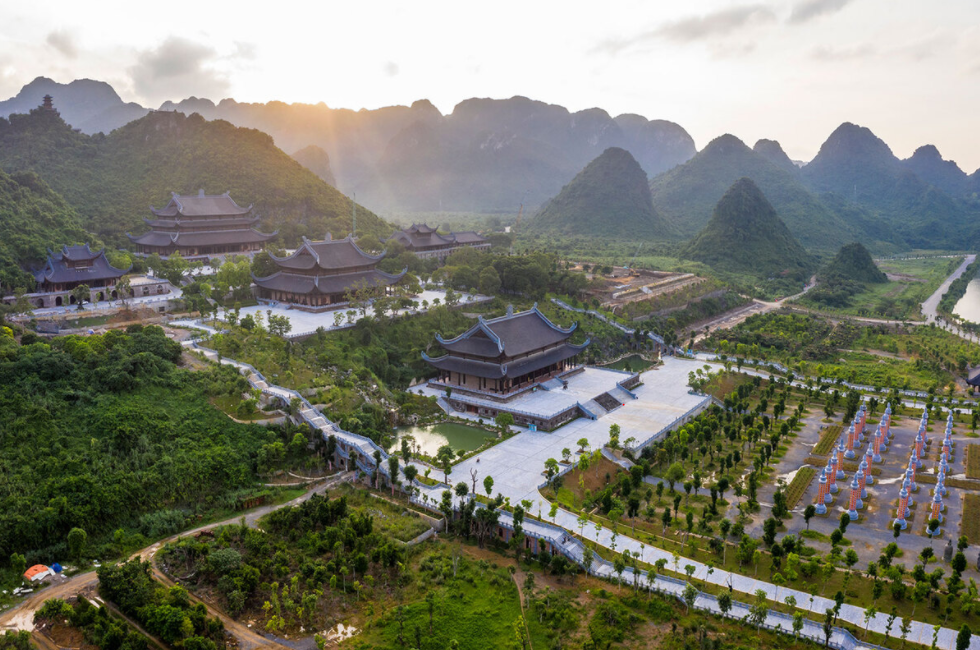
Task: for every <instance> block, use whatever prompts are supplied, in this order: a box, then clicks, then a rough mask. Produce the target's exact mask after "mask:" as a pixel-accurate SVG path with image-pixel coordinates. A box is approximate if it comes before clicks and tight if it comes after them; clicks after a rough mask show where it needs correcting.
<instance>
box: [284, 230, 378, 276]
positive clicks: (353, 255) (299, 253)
mask: <svg viewBox="0 0 980 650" xmlns="http://www.w3.org/2000/svg"><path fill="white" fill-rule="evenodd" d="M384 256H385V254H384V252H382V253H381V254H380V255H370V254H368V253H365V252H364V251H362V250H361V249H360V248H359V247H358V246H357V244H356V243H354V240H353V238H351V236H350V235H348V236H347V237H344V238H343V239H325V240H323V241H311V240H309V239H307V238H306V237H304V238H303V245H302V246H300V247H299V248H297V249H296V251H295V252H294V253H293V254H292V255H289V256H287V257H276V256H275V255H270V257H272V260H273V261H274V262H275V263H276V266H278V267H279V268H281V269H284V270H287V271H288V270H310V269H313V268H319V269H323V270H324V271H336V270H338V269H347V268H353V267H361V266H374V265H375V264H377V263H378V262H380V261H381V260H382V259H384Z"/></svg>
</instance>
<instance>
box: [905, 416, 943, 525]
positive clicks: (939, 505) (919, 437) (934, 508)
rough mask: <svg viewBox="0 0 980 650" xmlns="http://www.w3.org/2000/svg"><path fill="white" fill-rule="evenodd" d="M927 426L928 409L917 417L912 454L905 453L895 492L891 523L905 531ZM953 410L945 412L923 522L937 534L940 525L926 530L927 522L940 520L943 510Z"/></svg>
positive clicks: (927, 440) (922, 454)
mask: <svg viewBox="0 0 980 650" xmlns="http://www.w3.org/2000/svg"><path fill="white" fill-rule="evenodd" d="M928 426H929V412H928V411H927V410H923V411H922V418H921V419H920V420H919V431H918V433H916V436H915V446H914V447H913V449H912V453H911V454H910V456H909V465H908V469H906V470H905V478H904V479H903V480H902V488H901V490H899V492H898V511H897V512H896V516H895V521H894V525H896V526H898V527H899V528H900V529H901V530H905V529H906V528H907V527H908V518H909V517H910V516H911V514H912V512H911V510H910V508H909V506H912V505H915V502H914V500H913V498H912V494H913V493H914V492H916V491H918V489H919V486H918V484H916V481H915V475H916V471H917V470H919V469H921V468H922V457H923V456H924V455H925V447H926V445H928V444H929V437H928V432H927V428H928ZM952 435H953V412H952V411H950V412H949V416H948V417H947V418H946V434H945V436H944V437H943V446H942V451H941V452H940V455H939V466H938V472H937V474H936V488H935V490H933V495H932V500H931V504H930V516H929V520H928V521H927V522H926V533H927V534H929V535H938V534H939V533H940V532H941V531H942V527H941V526H940V527H937V528H936V529H935V530H934V531H930V530H929V522H931V521H932V520H933V519H935V520H937V521H939V522H940V524H941V523H942V522H943V514H942V513H943V511H944V510H945V509H946V505H945V504H944V503H943V497H945V496H946V493H947V492H946V475H947V473H948V471H949V461H950V460H951V458H952V452H953V438H952Z"/></svg>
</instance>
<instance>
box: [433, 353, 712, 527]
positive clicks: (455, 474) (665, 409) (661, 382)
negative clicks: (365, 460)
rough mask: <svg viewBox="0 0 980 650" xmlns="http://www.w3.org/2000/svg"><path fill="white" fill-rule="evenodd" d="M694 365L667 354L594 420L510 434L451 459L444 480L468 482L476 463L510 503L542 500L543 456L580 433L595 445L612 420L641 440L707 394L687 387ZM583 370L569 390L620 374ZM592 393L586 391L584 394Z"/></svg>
mask: <svg viewBox="0 0 980 650" xmlns="http://www.w3.org/2000/svg"><path fill="white" fill-rule="evenodd" d="M694 367H695V364H694V363H693V362H690V361H685V360H681V359H675V358H672V357H668V358H667V359H665V360H664V364H663V365H662V366H658V367H656V368H654V369H651V370H648V371H647V372H645V373H643V374H642V375H641V376H640V379H641V381H642V382H643V383H642V384H641V385H640V386H638V387H636V388H635V389H634V390H633V392H634V393H635V394H636V395H637V398H638V399H635V400H631V401H630V402H627V403H626V405H625V406H622V407H620V408H617V409H615V410H613V411H611V412H609V413H608V414H606V415H605V416H603V417H601V418H599V419H598V420H589V419H586V418H578V419H577V420H573V421H572V422H569V423H568V424H566V425H564V426H562V427H560V428H559V429H557V430H555V431H553V432H551V433H546V432H543V431H527V430H521V432H520V433H519V434H517V435H516V436H514V437H513V438H510V439H508V440H505V441H503V442H501V443H500V444H498V445H496V446H494V447H492V448H490V449H488V450H487V451H485V452H483V453H482V454H480V455H479V456H477V457H474V458H470V459H468V460H466V461H464V462H462V463H459V464H458V465H456V466H455V467H454V468H453V471H452V473H451V474H450V477H449V478H450V482H452V483H455V482H456V481H464V480H465V481H467V482H470V480H471V479H470V470H471V469H476V470H477V471H478V472H479V479H478V480H479V481H482V480H483V477H485V476H492V477H493V480H494V487H493V491H494V493H496V492H500V493H501V494H503V495H504V496H508V497H510V500H511V503H516V502H517V501H519V500H521V499H530V500H531V501H534V502H535V503H538V502H539V501H542V502H543V498H542V497H541V495H540V494H539V493H538V486H539V485H541V484H542V483H544V481H545V479H544V476H543V474H542V472H543V471H544V462H545V461H546V460H548V459H549V458H554V459H556V460H560V459H561V450H562V449H564V448H566V447H567V448H568V449H571V450H572V451H573V452H574V451H575V450H576V449H577V445H576V442H577V441H578V440H579V439H580V438H588V440H589V443H590V444H591V445H592V447H593V449H598V448H599V447H600V446H601V445H604V444H605V443H607V442H609V427H610V426H611V425H612V424H614V423H615V424H618V425H619V426H620V429H621V433H620V440H621V441H625V440H626V439H627V438H630V437H633V438H636V439H637V440H645V439H646V438H649V437H650V436H651V435H653V434H654V433H656V432H657V431H660V430H661V429H662V428H663V427H665V426H667V425H669V424H671V423H672V422H674V421H675V420H677V418H679V417H681V416H683V415H684V414H685V413H687V412H689V411H690V410H691V409H693V408H696V407H698V406H700V405H703V404H705V403H706V402H707V400H708V398H706V397H702V396H699V395H691V394H690V393H689V392H688V390H689V389H688V387H687V373H688V372H689V371H691V370H692V369H693V368H694ZM583 375H584V376H583ZM583 375H577V376H576V377H573V378H572V380H573V381H570V382H569V392H571V391H572V390H573V388H572V385H573V384H575V383H578V384H579V386H578V387H577V388H575V389H574V390H581V391H584V393H583V394H585V393H588V392H589V391H592V390H595V389H597V388H601V386H603V385H604V382H606V381H611V382H612V384H613V385H615V382H616V381H621V380H622V378H623V377H624V375H622V374H621V373H616V372H612V371H603V370H598V369H589V370H587V371H586V373H583ZM578 377H581V381H580V382H575V381H574V380H575V379H576V378H578ZM541 392H543V393H547V391H541ZM553 392H555V393H563V392H565V391H561V390H558V391H553ZM594 396H595V395H594V394H593V395H590V396H589V399H591V398H592V397H594ZM436 476H438V474H437V475H436ZM439 478H441V476H439ZM546 509H547V508H545V510H546Z"/></svg>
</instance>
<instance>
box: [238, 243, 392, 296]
mask: <svg viewBox="0 0 980 650" xmlns="http://www.w3.org/2000/svg"><path fill="white" fill-rule="evenodd" d="M384 256H385V254H384V253H381V254H380V255H370V254H368V253H365V252H364V251H362V250H361V249H360V248H359V247H358V246H357V244H356V243H355V242H354V239H353V238H352V237H350V236H347V237H345V238H344V239H336V240H335V239H332V238H331V237H330V235H329V234H328V235H327V238H326V239H324V240H323V241H310V240H309V239H306V238H305V237H304V238H303V244H302V245H301V246H300V247H299V248H298V249H296V251H295V252H294V253H293V254H292V255H289V256H287V257H276V256H275V255H270V257H271V258H272V261H273V262H275V264H276V266H277V267H278V270H277V271H276V272H275V273H273V274H272V275H269V276H266V277H261V278H260V277H257V276H255V275H254V274H253V275H252V279H253V281H254V282H255V285H256V292H257V295H258V298H259V299H260V300H266V301H271V302H282V303H288V304H290V305H292V306H293V307H295V308H297V309H304V310H307V311H325V310H328V309H339V308H342V307H346V306H347V305H348V304H349V300H348V294H349V293H351V292H356V291H358V290H360V289H365V288H377V287H384V288H385V291H386V293H387V292H389V291H390V289H389V288H390V287H391V286H392V285H394V284H395V283H396V282H398V281H399V280H401V279H402V277H403V276H404V275H405V270H402V272H401V273H398V274H394V275H393V274H390V273H384V272H383V271H379V270H378V269H377V268H375V267H376V266H377V264H378V262H380V261H381V260H382V259H384Z"/></svg>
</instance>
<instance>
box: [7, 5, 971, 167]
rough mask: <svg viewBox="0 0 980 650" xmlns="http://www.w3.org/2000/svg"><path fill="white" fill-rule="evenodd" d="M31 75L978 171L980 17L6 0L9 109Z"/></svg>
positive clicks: (792, 8) (142, 93) (154, 94)
mask: <svg viewBox="0 0 980 650" xmlns="http://www.w3.org/2000/svg"><path fill="white" fill-rule="evenodd" d="M39 75H44V76H49V77H52V78H54V79H56V80H58V81H69V80H71V79H74V78H78V77H90V78H94V79H102V80H105V81H108V82H110V83H111V84H112V85H113V86H114V87H115V88H116V90H117V91H118V92H119V93H120V95H122V97H123V99H126V100H131V101H138V102H140V103H142V104H144V105H148V106H158V105H159V104H160V103H161V102H162V101H163V100H167V99H175V100H179V99H182V98H184V97H187V96H190V95H196V96H199V97H200V96H204V97H209V98H211V99H214V100H215V101H217V100H219V99H221V98H223V97H234V98H235V99H237V100H239V101H259V102H264V101H269V100H281V101H285V102H313V103H315V102H321V101H322V102H325V103H326V104H328V105H329V106H333V107H347V108H362V107H363V108H377V107H379V106H386V105H391V104H407V103H410V102H412V101H413V100H416V99H420V98H427V99H429V100H431V101H432V102H433V103H434V104H435V105H436V106H437V107H439V109H441V110H442V111H443V112H449V111H451V110H452V108H453V106H454V105H455V104H456V103H457V102H459V101H460V100H462V99H466V98H468V97H474V96H476V97H495V98H505V97H510V96H513V95H525V96H528V97H531V98H534V99H540V100H543V101H547V102H551V103H556V104H561V105H563V106H566V107H568V108H569V109H571V110H579V109H584V108H591V107H595V106H598V107H600V108H603V109H605V110H607V111H608V112H609V113H611V114H612V115H617V114H619V113H625V112H630V113H639V114H641V115H645V116H646V117H649V118H662V119H668V120H673V121H675V122H678V123H679V124H681V125H682V126H684V127H685V128H686V129H687V130H688V131H689V132H690V133H691V135H692V136H693V137H694V139H695V141H696V143H697V146H698V148H701V147H703V146H704V145H705V144H706V143H707V142H708V141H709V140H711V139H712V138H713V137H715V136H717V135H720V134H722V133H726V132H728V133H733V134H735V135H737V136H738V137H740V138H742V139H743V140H745V141H746V142H747V143H748V144H749V145H751V144H752V143H753V142H754V141H755V140H756V139H758V138H762V137H767V138H774V139H777V140H779V141H780V142H781V143H782V144H783V147H784V148H785V149H786V151H787V152H788V153H789V154H790V156H791V157H794V158H800V159H809V158H811V157H812V156H813V155H814V154H815V153H816V151H817V149H818V148H819V146H820V144H821V143H822V142H823V140H824V139H825V138H826V137H827V135H828V134H829V133H830V132H831V131H832V130H833V129H834V128H835V127H836V126H837V125H838V124H840V123H841V122H843V121H851V122H855V123H858V124H861V125H864V126H867V127H869V128H871V129H872V130H873V131H874V132H875V133H876V134H878V135H879V136H880V137H882V138H883V139H884V140H885V141H886V142H888V143H889V144H890V145H891V146H892V148H893V150H894V151H895V153H896V154H897V155H899V156H901V157H907V156H909V155H910V154H911V153H912V151H913V150H914V149H915V147H917V146H919V145H921V144H926V143H932V144H935V145H936V146H938V147H939V149H940V151H941V152H942V153H943V155H944V157H946V158H951V159H953V160H956V161H957V162H958V163H959V164H960V166H961V167H963V168H964V169H965V170H966V171H968V172H972V171H973V170H974V169H976V168H977V167H980V128H978V116H980V2H977V1H976V0H941V1H938V2H937V1H934V2H923V1H922V0H794V1H783V2H777V1H769V2H764V1H760V2H752V1H751V0H750V1H748V2H726V1H722V0H703V1H697V0H687V1H685V2H677V1H675V2H663V1H661V0H647V1H646V2H639V1H631V0H605V1H604V2H576V1H570V0H565V1H562V2H551V1H542V0H532V1H528V0H523V1H520V2H511V1H509V0H496V1H495V2H488V3H473V2H460V1H459V0H455V1H452V2H449V1H445V2H444V1H431V2H429V1H425V0H422V1H420V2H412V3H409V2H375V1H371V0H361V1H360V2H345V3H339V2H332V1H322V0H321V1H320V2H315V1H313V0H311V1H308V2H291V1H289V0H279V1H278V2H272V3H270V2H262V3H251V2H216V1H210V0H203V1H202V0H198V1H196V2H183V1H181V0H168V1H167V2H152V3H134V2H104V1H99V0H90V1H89V2H78V1H77V0H72V1H71V2H61V1H45V0H3V2H2V6H0V97H2V98H6V97H9V96H11V95H13V94H15V93H16V92H17V91H18V90H19V88H20V87H21V86H22V85H23V84H24V83H27V82H28V81H30V80H31V79H33V78H34V77H37V76H39Z"/></svg>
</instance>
